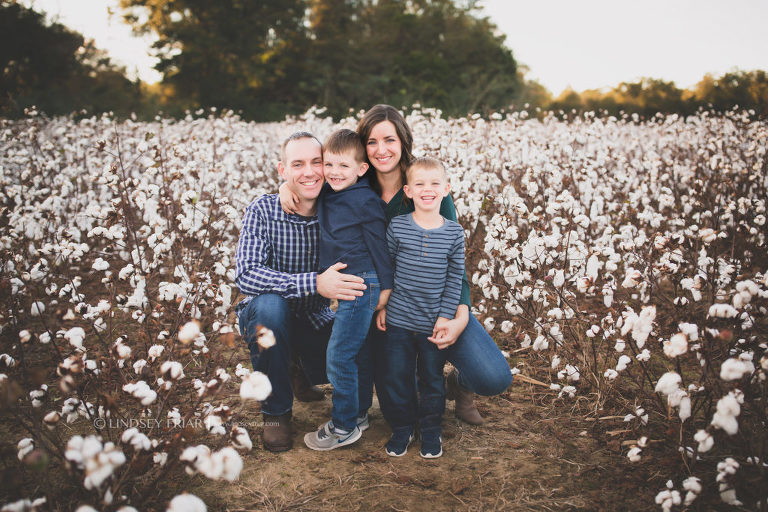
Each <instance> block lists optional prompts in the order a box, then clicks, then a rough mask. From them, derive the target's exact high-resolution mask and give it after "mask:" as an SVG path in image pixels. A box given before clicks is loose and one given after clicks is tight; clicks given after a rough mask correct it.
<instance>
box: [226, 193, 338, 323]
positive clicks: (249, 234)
mask: <svg viewBox="0 0 768 512" xmlns="http://www.w3.org/2000/svg"><path fill="white" fill-rule="evenodd" d="M318 240H319V225H318V221H317V217H316V216H313V217H303V216H301V215H288V214H286V213H285V212H284V211H283V209H282V208H281V207H280V198H279V196H278V195H277V194H267V195H264V196H261V197H259V198H257V199H255V200H254V201H253V202H251V204H249V205H248V207H247V208H246V209H245V216H244V217H243V225H242V228H241V230H240V240H239V241H238V244H237V254H236V270H237V277H236V278H235V284H237V287H238V288H239V289H240V292H241V293H243V294H244V295H246V296H247V297H246V298H245V299H244V300H243V301H242V302H241V303H240V304H238V308H242V307H243V306H244V305H245V304H247V303H248V301H250V300H251V298H253V297H254V296H256V295H262V294H265V293H275V294H277V295H280V296H281V297H285V298H286V299H288V300H289V301H290V304H291V307H292V310H293V313H294V314H296V315H301V316H306V317H308V318H309V320H310V322H311V323H312V325H313V326H314V327H315V328H320V327H322V326H324V325H327V324H328V323H329V322H330V321H331V320H332V319H333V312H332V311H331V310H330V308H329V307H328V306H329V303H330V301H329V300H328V299H326V298H324V297H322V296H321V295H318V294H317V267H318V264H319V257H320V255H319V251H318Z"/></svg>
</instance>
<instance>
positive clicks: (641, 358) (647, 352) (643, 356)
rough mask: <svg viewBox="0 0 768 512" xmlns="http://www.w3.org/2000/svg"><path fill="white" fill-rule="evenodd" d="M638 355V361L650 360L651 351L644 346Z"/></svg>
mask: <svg viewBox="0 0 768 512" xmlns="http://www.w3.org/2000/svg"><path fill="white" fill-rule="evenodd" d="M636 357H637V360H638V361H648V360H650V359H651V352H650V350H648V349H647V348H644V349H643V350H642V351H641V352H640V353H639V354H637V356H636Z"/></svg>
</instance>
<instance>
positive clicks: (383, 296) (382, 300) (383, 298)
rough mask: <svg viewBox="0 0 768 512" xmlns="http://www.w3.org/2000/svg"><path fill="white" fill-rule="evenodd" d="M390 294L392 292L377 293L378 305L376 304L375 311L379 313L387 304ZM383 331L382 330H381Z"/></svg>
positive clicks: (382, 291)
mask: <svg viewBox="0 0 768 512" xmlns="http://www.w3.org/2000/svg"><path fill="white" fill-rule="evenodd" d="M391 294H392V290H391V289H390V290H381V292H380V293H379V303H378V304H376V311H381V310H382V309H384V307H385V306H386V305H387V302H389V296H390V295H391ZM382 330H383V329H382Z"/></svg>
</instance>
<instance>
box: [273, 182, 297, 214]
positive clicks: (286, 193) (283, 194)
mask: <svg viewBox="0 0 768 512" xmlns="http://www.w3.org/2000/svg"><path fill="white" fill-rule="evenodd" d="M278 193H279V195H280V206H281V207H282V208H283V211H284V212H285V213H287V214H289V215H290V214H294V213H296V207H297V206H299V198H298V196H297V195H296V194H294V193H293V192H291V189H289V188H288V184H287V183H283V184H282V185H280V188H279V189H278Z"/></svg>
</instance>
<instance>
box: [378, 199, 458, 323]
mask: <svg viewBox="0 0 768 512" xmlns="http://www.w3.org/2000/svg"><path fill="white" fill-rule="evenodd" d="M387 248H388V249H389V254H390V255H391V256H392V260H393V261H394V264H395V287H394V290H393V291H392V295H391V296H390V298H389V303H388V304H387V324H388V325H394V326H397V327H401V328H403V329H408V330H412V331H416V332H421V333H428V334H432V330H433V328H434V326H435V322H436V321H437V318H438V317H443V318H448V319H453V318H454V317H455V316H456V308H458V307H459V299H460V297H461V279H462V276H463V275H464V229H463V228H462V227H461V225H459V224H458V223H456V222H453V221H450V220H447V219H445V221H444V222H443V225H442V226H440V227H439V228H435V229H424V228H422V227H421V226H419V225H418V224H416V222H414V220H413V215H412V214H407V215H399V216H397V217H395V218H393V219H392V221H391V222H390V223H389V227H388V228H387Z"/></svg>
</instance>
